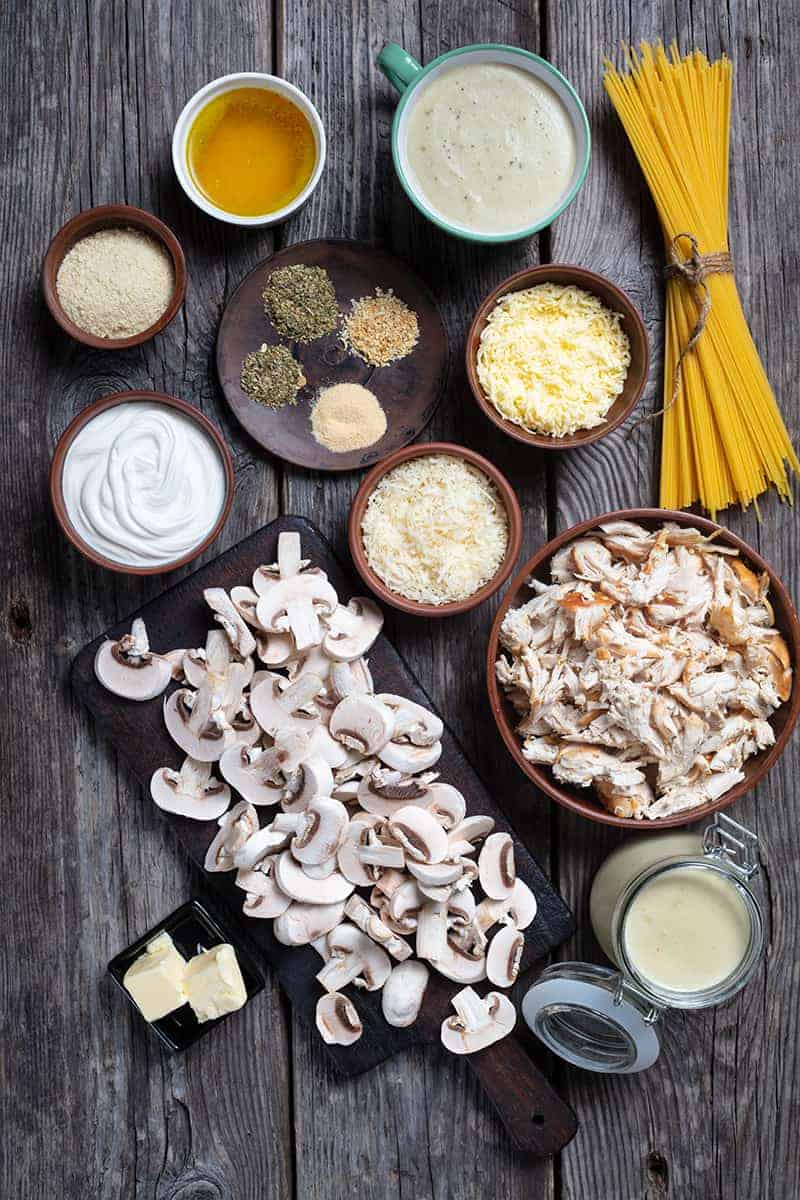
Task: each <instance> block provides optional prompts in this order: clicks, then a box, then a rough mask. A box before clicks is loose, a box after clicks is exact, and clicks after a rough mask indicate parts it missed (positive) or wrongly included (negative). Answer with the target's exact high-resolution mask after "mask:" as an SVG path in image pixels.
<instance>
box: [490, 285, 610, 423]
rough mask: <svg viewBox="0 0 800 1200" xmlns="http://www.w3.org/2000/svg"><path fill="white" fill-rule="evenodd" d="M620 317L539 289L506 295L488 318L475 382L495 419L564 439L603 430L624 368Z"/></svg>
mask: <svg viewBox="0 0 800 1200" xmlns="http://www.w3.org/2000/svg"><path fill="white" fill-rule="evenodd" d="M621 320H622V316H621V314H620V313H615V312H612V311H611V310H610V309H608V308H606V306H605V305H604V304H602V303H601V301H600V300H599V299H598V298H597V296H593V295H591V293H589V292H585V291H583V290H582V289H581V288H577V287H573V286H564V285H562V284H555V283H542V284H538V285H537V286H536V287H532V288H526V289H524V290H523V291H521V292H510V293H509V294H508V295H507V296H503V297H502V299H501V300H499V301H498V303H497V305H496V307H495V308H494V309H493V310H492V312H491V313H490V314H489V319H488V322H487V324H486V327H485V329H484V331H483V333H482V334H481V340H480V345H479V347H478V356H477V367H478V379H479V380H480V383H481V387H482V388H483V390H484V392H485V393H486V396H487V398H488V399H489V400H490V401H491V403H492V404H493V405H494V407H495V408H496V409H497V411H498V412H499V413H500V415H501V416H502V417H505V418H506V420H508V421H513V422H514V424H515V425H521V426H522V428H523V429H527V430H528V431H529V432H530V433H546V434H550V435H552V436H554V437H564V436H566V435H567V434H571V433H575V432H576V431H577V430H578V429H593V428H595V426H597V425H600V424H602V422H603V420H604V418H605V416H606V413H607V412H608V410H609V409H610V407H611V405H612V404H613V403H614V400H615V399H616V397H617V396H618V395H619V394H620V392H621V391H622V389H623V387H624V384H625V376H626V375H627V372H628V367H629V366H630V361H631V352H630V342H629V340H628V335H627V334H626V333H625V331H624V329H622V328H621V325H620V322H621Z"/></svg>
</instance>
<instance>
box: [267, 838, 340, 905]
mask: <svg viewBox="0 0 800 1200" xmlns="http://www.w3.org/2000/svg"><path fill="white" fill-rule="evenodd" d="M273 870H274V873H275V879H276V881H277V883H278V886H279V887H280V889H281V891H284V892H285V893H286V895H287V896H291V898H292V899H293V900H301V901H303V903H305V904H337V903H339V902H340V901H344V900H346V899H347V897H348V896H349V895H350V893H351V892H352V891H353V888H354V885H353V884H352V883H351V882H350V880H349V879H345V877H344V875H342V874H341V872H340V871H334V872H332V874H330V875H328V876H327V877H326V878H325V879H312V878H311V876H310V875H308V874H307V873H306V872H305V871H304V870H303V866H302V863H299V862H298V861H297V859H296V858H295V857H294V855H293V854H292V852H291V850H284V851H283V853H282V854H280V855H279V856H278V861H277V862H276V863H275V866H274V868H273Z"/></svg>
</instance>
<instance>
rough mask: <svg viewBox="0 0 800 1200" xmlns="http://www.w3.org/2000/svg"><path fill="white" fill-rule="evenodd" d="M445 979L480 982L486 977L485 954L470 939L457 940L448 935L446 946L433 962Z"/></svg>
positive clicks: (459, 981)
mask: <svg viewBox="0 0 800 1200" xmlns="http://www.w3.org/2000/svg"><path fill="white" fill-rule="evenodd" d="M433 965H434V966H435V967H436V970H437V971H438V972H439V974H440V975H444V977H445V979H452V980H454V981H455V982H456V983H480V981H481V980H482V979H485V978H486V955H485V954H484V952H483V949H482V948H481V947H480V946H479V945H478V944H476V943H475V942H474V941H472V940H470V939H465V940H463V941H462V940H458V941H456V939H455V938H454V937H453V936H452V932H451V933H450V935H448V938H447V946H446V947H445V950H444V951H443V953H442V954H440V956H439V958H437V959H436V960H435V962H434V964H433Z"/></svg>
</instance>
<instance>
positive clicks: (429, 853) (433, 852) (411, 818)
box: [389, 805, 447, 863]
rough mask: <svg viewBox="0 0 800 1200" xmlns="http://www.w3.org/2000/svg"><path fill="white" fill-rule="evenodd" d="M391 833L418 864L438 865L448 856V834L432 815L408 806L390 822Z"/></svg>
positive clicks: (398, 812)
mask: <svg viewBox="0 0 800 1200" xmlns="http://www.w3.org/2000/svg"><path fill="white" fill-rule="evenodd" d="M389 832H390V833H391V835H392V837H393V838H394V839H395V840H396V841H397V842H399V843H400V845H401V846H402V847H403V849H404V850H405V852H406V854H407V855H408V856H409V857H410V858H413V859H416V860H417V861H418V862H426V863H438V862H441V860H442V859H443V858H444V857H445V855H446V854H447V834H446V833H445V831H444V830H443V829H442V827H441V825H440V824H439V822H438V821H437V820H436V818H435V817H434V816H433V814H432V813H429V812H427V811H426V810H425V809H424V808H415V807H413V806H412V805H407V806H406V807H405V808H401V809H399V810H398V811H397V812H396V813H395V814H394V816H392V817H391V818H390V820H389Z"/></svg>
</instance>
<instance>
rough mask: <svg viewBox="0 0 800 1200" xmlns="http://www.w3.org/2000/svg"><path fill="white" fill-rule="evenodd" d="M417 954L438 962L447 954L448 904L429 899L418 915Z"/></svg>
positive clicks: (429, 960)
mask: <svg viewBox="0 0 800 1200" xmlns="http://www.w3.org/2000/svg"><path fill="white" fill-rule="evenodd" d="M417 955H418V957H419V958H424V959H427V961H428V962H436V961H437V960H438V959H440V958H443V957H446V955H447V904H446V903H443V902H440V901H437V900H428V901H427V903H425V904H423V906H422V908H421V909H420V910H419V913H418V916H417Z"/></svg>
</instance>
